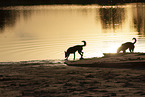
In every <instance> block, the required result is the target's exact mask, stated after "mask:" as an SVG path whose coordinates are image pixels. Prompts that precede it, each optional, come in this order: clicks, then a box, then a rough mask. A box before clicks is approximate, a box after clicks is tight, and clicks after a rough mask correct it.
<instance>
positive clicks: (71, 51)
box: [65, 41, 86, 60]
mask: <svg viewBox="0 0 145 97" xmlns="http://www.w3.org/2000/svg"><path fill="white" fill-rule="evenodd" d="M82 42H83V43H84V45H75V46H73V47H70V48H68V49H67V51H65V58H66V60H68V57H69V55H70V54H74V60H75V52H76V51H78V53H79V54H80V55H81V59H83V52H82V50H83V47H84V46H86V41H82Z"/></svg>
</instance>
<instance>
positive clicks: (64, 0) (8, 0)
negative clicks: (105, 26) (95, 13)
mask: <svg viewBox="0 0 145 97" xmlns="http://www.w3.org/2000/svg"><path fill="white" fill-rule="evenodd" d="M129 2H145V1H144V0H0V6H13V5H39V4H118V3H119V4H122V3H129Z"/></svg>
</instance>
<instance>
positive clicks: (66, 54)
mask: <svg viewBox="0 0 145 97" xmlns="http://www.w3.org/2000/svg"><path fill="white" fill-rule="evenodd" d="M64 53H65V58H66V59H67V57H68V53H67V52H66V51H64Z"/></svg>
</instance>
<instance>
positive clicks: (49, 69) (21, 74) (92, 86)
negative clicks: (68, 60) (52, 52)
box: [0, 64, 145, 97]
mask: <svg viewBox="0 0 145 97" xmlns="http://www.w3.org/2000/svg"><path fill="white" fill-rule="evenodd" d="M114 96H116V97H144V96H145V69H144V68H142V69H138V68H136V69H135V68H101V67H76V66H66V65H64V64H60V65H54V66H53V64H51V65H49V64H11V65H7V64H4V65H0V97H114Z"/></svg>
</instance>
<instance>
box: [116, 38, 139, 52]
mask: <svg viewBox="0 0 145 97" xmlns="http://www.w3.org/2000/svg"><path fill="white" fill-rule="evenodd" d="M132 40H134V42H133V43H132V42H126V43H123V44H122V45H121V46H120V47H119V48H118V49H117V53H119V52H120V51H123V53H126V50H127V49H129V51H130V53H132V52H133V51H134V48H135V45H134V44H135V43H136V41H137V40H136V38H133V39H132Z"/></svg>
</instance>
